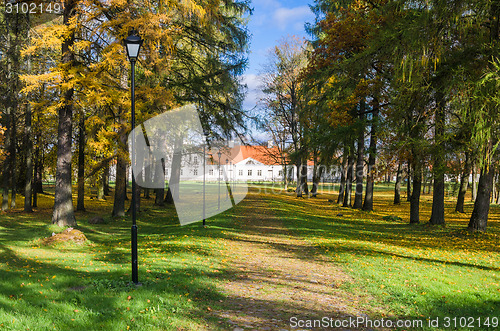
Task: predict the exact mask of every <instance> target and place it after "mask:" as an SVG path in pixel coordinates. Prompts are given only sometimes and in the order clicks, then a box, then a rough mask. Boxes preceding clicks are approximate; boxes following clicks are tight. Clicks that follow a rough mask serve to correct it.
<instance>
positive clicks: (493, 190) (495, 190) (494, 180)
mask: <svg viewBox="0 0 500 331" xmlns="http://www.w3.org/2000/svg"><path fill="white" fill-rule="evenodd" d="M496 178H497V174H496V173H493V184H492V185H491V198H490V199H491V203H495V201H496V200H495V197H496V194H497V189H496V185H495V183H496Z"/></svg>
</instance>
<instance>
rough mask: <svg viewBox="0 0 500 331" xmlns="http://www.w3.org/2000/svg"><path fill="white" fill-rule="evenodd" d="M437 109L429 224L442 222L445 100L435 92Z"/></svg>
mask: <svg viewBox="0 0 500 331" xmlns="http://www.w3.org/2000/svg"><path fill="white" fill-rule="evenodd" d="M436 94H437V97H436V99H437V100H436V102H437V109H436V115H435V117H436V118H435V126H434V151H433V159H434V163H433V167H432V172H433V174H434V185H433V190H432V214H431V219H430V220H429V223H430V224H433V225H440V224H444V184H445V183H444V173H445V168H446V164H445V155H444V151H445V146H444V121H445V104H444V103H445V100H444V95H443V94H442V93H441V92H439V93H436Z"/></svg>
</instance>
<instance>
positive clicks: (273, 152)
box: [208, 145, 314, 166]
mask: <svg viewBox="0 0 500 331" xmlns="http://www.w3.org/2000/svg"><path fill="white" fill-rule="evenodd" d="M221 152H222V154H221V158H220V163H221V164H225V163H226V159H228V161H229V162H232V163H233V164H236V163H239V162H241V161H243V160H246V159H248V158H252V159H254V160H256V161H259V162H261V163H263V164H265V165H281V162H282V161H281V159H280V158H281V156H280V153H279V152H278V148H277V147H272V148H268V147H265V146H258V145H256V146H235V147H233V148H230V149H227V150H221ZM208 154H209V155H211V158H210V159H211V161H208V162H209V163H211V164H217V163H219V156H218V155H217V152H216V151H209V152H208ZM287 163H288V164H290V159H289V158H287ZM313 164H314V162H313V161H312V160H307V165H310V166H312V165H313Z"/></svg>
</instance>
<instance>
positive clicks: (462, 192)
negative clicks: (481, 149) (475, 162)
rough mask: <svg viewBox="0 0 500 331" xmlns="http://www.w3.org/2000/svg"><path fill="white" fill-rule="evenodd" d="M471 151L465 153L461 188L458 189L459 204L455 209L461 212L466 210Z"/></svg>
mask: <svg viewBox="0 0 500 331" xmlns="http://www.w3.org/2000/svg"><path fill="white" fill-rule="evenodd" d="M469 154H470V153H468V152H467V153H465V164H464V171H463V172H462V176H461V178H460V190H459V191H458V198H457V205H456V206H455V211H456V212H459V213H463V212H464V202H465V194H466V193H467V186H469V176H470V170H471V169H470V168H471V162H470V155H469Z"/></svg>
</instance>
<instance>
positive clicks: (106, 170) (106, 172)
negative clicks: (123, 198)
mask: <svg viewBox="0 0 500 331" xmlns="http://www.w3.org/2000/svg"><path fill="white" fill-rule="evenodd" d="M103 171H104V174H103V176H104V196H108V197H109V196H110V195H111V191H110V189H109V162H108V164H107V165H106V166H105V167H104V169H103Z"/></svg>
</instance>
